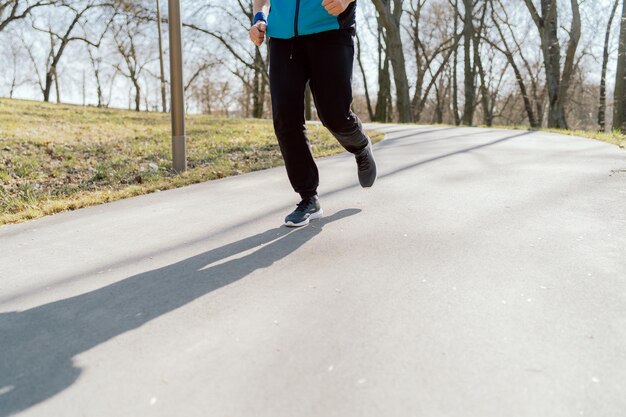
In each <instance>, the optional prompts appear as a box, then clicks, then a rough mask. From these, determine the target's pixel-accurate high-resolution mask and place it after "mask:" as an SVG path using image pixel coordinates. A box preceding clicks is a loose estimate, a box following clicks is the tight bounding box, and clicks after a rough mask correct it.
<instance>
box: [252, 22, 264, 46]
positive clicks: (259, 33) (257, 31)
mask: <svg viewBox="0 0 626 417" xmlns="http://www.w3.org/2000/svg"><path fill="white" fill-rule="evenodd" d="M266 30H267V24H266V23H265V22H263V21H259V22H256V25H254V26H252V27H251V28H250V40H251V41H252V42H253V43H254V44H255V45H256V46H261V44H262V43H263V41H264V40H265V31H266Z"/></svg>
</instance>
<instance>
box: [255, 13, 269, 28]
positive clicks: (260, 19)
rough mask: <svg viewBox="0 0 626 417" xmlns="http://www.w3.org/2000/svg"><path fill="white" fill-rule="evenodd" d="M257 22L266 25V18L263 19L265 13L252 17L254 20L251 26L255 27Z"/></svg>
mask: <svg viewBox="0 0 626 417" xmlns="http://www.w3.org/2000/svg"><path fill="white" fill-rule="evenodd" d="M257 22H265V23H267V17H265V13H263V12H257V13H256V14H255V15H254V19H252V26H254V25H256V24H257Z"/></svg>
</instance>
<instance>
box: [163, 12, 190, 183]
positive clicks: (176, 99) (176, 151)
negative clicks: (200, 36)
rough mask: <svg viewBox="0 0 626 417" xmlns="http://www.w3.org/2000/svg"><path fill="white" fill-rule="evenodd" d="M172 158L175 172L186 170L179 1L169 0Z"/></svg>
mask: <svg viewBox="0 0 626 417" xmlns="http://www.w3.org/2000/svg"><path fill="white" fill-rule="evenodd" d="M168 5H169V24H170V78H171V85H172V88H171V92H172V98H171V104H170V108H171V111H172V156H173V165H174V170H175V171H176V172H183V171H186V170H187V154H186V146H185V145H186V144H185V140H186V137H185V136H186V135H185V95H184V89H183V42H182V41H183V39H182V24H181V20H180V1H179V0H169V3H168Z"/></svg>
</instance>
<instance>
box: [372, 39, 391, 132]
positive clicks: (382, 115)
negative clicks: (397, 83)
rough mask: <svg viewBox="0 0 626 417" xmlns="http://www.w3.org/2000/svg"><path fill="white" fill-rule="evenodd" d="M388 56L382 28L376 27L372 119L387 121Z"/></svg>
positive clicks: (388, 110) (389, 89) (389, 114)
mask: <svg viewBox="0 0 626 417" xmlns="http://www.w3.org/2000/svg"><path fill="white" fill-rule="evenodd" d="M389 65H390V64H389V56H387V52H386V51H385V46H384V39H383V28H381V27H379V28H378V94H377V96H376V110H375V113H374V118H373V119H372V120H373V121H377V122H383V123H384V122H389V121H390V120H391V115H392V113H393V107H392V106H390V102H391V76H390V75H389Z"/></svg>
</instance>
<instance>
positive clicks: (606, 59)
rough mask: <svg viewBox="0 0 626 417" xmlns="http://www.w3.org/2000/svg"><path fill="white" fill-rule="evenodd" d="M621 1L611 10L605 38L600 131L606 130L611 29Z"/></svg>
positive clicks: (599, 112) (599, 114) (599, 106)
mask: <svg viewBox="0 0 626 417" xmlns="http://www.w3.org/2000/svg"><path fill="white" fill-rule="evenodd" d="M619 2H620V0H615V3H614V4H613V8H612V9H611V15H610V17H609V23H608V24H607V26H606V34H605V36H604V51H603V54H602V75H601V77H600V104H599V105H598V126H599V127H600V131H601V132H604V131H605V130H606V71H607V67H608V65H609V41H610V40H611V28H612V26H613V19H614V18H615V12H616V11H617V6H619Z"/></svg>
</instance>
